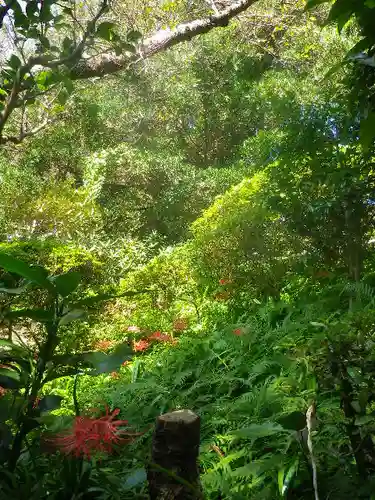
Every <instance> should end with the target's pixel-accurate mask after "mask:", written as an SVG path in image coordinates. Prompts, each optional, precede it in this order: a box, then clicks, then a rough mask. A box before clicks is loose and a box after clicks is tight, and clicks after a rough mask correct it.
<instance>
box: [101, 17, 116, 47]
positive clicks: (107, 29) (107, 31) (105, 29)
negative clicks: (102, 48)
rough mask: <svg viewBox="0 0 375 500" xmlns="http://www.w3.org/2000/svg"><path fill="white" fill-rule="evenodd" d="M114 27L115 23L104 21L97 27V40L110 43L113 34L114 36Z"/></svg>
mask: <svg viewBox="0 0 375 500" xmlns="http://www.w3.org/2000/svg"><path fill="white" fill-rule="evenodd" d="M115 26H116V25H115V23H111V22H109V21H104V22H103V23H101V24H99V26H98V27H97V29H96V35H97V36H98V37H99V38H102V39H103V40H107V42H110V41H111V40H112V39H113V34H114V33H113V30H114V28H115Z"/></svg>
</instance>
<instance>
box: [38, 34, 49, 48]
mask: <svg viewBox="0 0 375 500" xmlns="http://www.w3.org/2000/svg"><path fill="white" fill-rule="evenodd" d="M39 41H40V43H41V44H42V46H43V47H44V48H45V49H49V48H50V46H51V44H50V41H49V40H48V38H47V37H46V36H43V35H40V36H39Z"/></svg>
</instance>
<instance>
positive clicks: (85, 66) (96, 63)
mask: <svg viewBox="0 0 375 500" xmlns="http://www.w3.org/2000/svg"><path fill="white" fill-rule="evenodd" d="M256 1H257V0H237V1H236V2H234V3H232V4H231V5H230V6H229V7H227V8H226V9H223V10H222V11H220V12H218V13H215V14H214V15H212V16H210V17H207V18H203V19H196V20H194V21H190V22H187V23H182V24H179V25H178V26H176V27H175V28H174V29H169V28H168V29H163V30H158V31H156V32H155V33H154V34H153V35H151V36H149V37H147V38H145V39H144V40H142V41H140V42H139V43H138V45H136V47H135V51H134V53H129V52H127V53H125V54H122V55H120V56H116V55H115V54H113V53H111V54H101V55H99V56H94V57H91V58H88V59H84V58H82V56H83V52H84V49H85V46H86V43H87V41H88V39H89V38H90V36H91V35H93V34H94V32H95V29H96V23H97V21H98V20H99V19H100V17H101V16H102V15H103V14H104V13H105V12H106V11H107V9H108V2H109V0H102V2H101V4H100V8H99V9H98V11H97V14H96V15H95V17H94V18H93V19H92V20H91V21H90V22H89V23H88V24H87V27H86V31H85V32H84V34H83V36H82V39H81V41H80V42H79V43H78V45H77V46H76V47H75V49H74V50H73V52H72V53H71V54H70V55H68V56H66V57H63V58H61V59H55V60H51V59H49V57H46V56H34V57H33V56H32V57H30V58H29V60H28V61H27V62H26V63H25V64H23V65H22V66H20V67H19V68H18V70H17V74H16V76H15V78H14V82H13V87H12V90H11V92H10V94H9V96H8V97H7V99H6V103H5V106H4V109H3V110H2V112H1V113H0V144H2V143H4V142H13V143H16V144H17V143H19V142H21V141H22V140H23V139H24V138H25V137H29V136H30V135H34V134H35V133H37V132H38V131H39V130H41V128H44V127H45V126H46V125H47V124H48V122H47V123H43V124H42V126H39V127H36V128H35V129H33V130H30V131H29V132H25V133H23V134H22V133H21V134H20V136H19V137H14V136H10V137H6V136H3V131H4V127H5V125H6V123H7V121H8V119H9V117H10V115H11V114H12V113H13V111H14V110H15V108H16V107H17V103H18V102H19V99H18V96H19V94H20V93H21V92H22V91H23V90H25V89H24V88H23V79H24V77H25V75H27V74H28V73H30V72H31V70H32V69H33V68H34V67H35V66H38V67H39V66H42V67H45V68H51V69H57V68H59V67H61V66H66V67H68V68H70V70H69V76H70V78H71V79H76V80H77V79H87V78H91V77H101V76H104V75H108V74H113V73H116V72H118V71H120V70H123V69H126V68H128V67H129V64H132V63H135V62H136V61H138V60H142V59H146V58H148V57H150V56H152V55H154V54H157V53H158V52H162V51H164V50H166V49H168V48H170V47H173V46H174V45H177V44H179V43H182V42H186V41H189V40H191V39H192V38H194V37H196V36H198V35H203V34H205V33H208V32H209V31H211V30H212V29H214V28H217V27H223V26H227V25H228V23H229V21H230V20H231V19H232V18H233V17H235V16H237V15H238V14H240V13H241V12H244V11H245V10H247V9H248V8H249V7H250V6H251V5H253V4H254V3H255V2H256ZM11 5H12V0H10V1H9V2H8V3H7V5H6V6H5V7H3V9H7V10H6V12H5V11H4V10H3V11H1V10H0V22H2V20H3V18H4V16H5V15H6V13H7V12H8V10H9V9H10V6H11ZM4 12H5V13H4ZM1 16H3V17H1ZM76 61H77V62H76Z"/></svg>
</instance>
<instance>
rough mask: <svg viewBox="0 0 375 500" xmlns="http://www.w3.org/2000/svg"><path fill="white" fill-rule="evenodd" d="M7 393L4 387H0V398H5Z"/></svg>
mask: <svg viewBox="0 0 375 500" xmlns="http://www.w3.org/2000/svg"><path fill="white" fill-rule="evenodd" d="M7 392H8V391H7V390H6V389H5V387H2V386H1V385H0V398H2V397H3V396H5V394H6V393H7Z"/></svg>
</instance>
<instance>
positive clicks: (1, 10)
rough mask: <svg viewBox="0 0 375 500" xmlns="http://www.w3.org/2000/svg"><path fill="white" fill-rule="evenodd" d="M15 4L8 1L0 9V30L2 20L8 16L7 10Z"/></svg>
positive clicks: (12, 1) (13, 0)
mask: <svg viewBox="0 0 375 500" xmlns="http://www.w3.org/2000/svg"><path fill="white" fill-rule="evenodd" d="M15 3H16V0H8V2H6V4H5V5H4V6H3V7H0V28H2V27H3V23H4V18H5V16H6V15H7V14H8V12H9V10H10V9H11V8H12V7H13V5H14V4H15Z"/></svg>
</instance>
